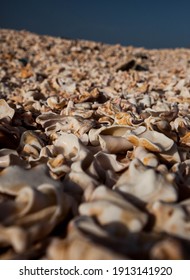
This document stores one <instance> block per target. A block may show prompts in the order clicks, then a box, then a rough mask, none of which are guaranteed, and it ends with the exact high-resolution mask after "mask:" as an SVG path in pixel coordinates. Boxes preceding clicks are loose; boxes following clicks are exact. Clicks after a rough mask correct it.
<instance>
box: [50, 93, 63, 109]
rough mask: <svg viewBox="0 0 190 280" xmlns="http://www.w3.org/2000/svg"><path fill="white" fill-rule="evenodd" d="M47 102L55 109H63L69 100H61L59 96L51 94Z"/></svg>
mask: <svg viewBox="0 0 190 280" xmlns="http://www.w3.org/2000/svg"><path fill="white" fill-rule="evenodd" d="M47 104H48V106H49V107H50V108H51V109H52V110H54V109H56V110H58V109H62V108H63V107H65V105H66V104H67V101H66V100H65V99H62V100H61V101H59V99H58V97H57V96H51V97H49V98H48V99H47Z"/></svg>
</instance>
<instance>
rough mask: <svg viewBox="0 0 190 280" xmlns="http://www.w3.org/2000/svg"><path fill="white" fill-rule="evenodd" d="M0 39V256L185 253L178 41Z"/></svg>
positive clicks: (185, 172)
mask: <svg viewBox="0 0 190 280" xmlns="http://www.w3.org/2000/svg"><path fill="white" fill-rule="evenodd" d="M0 41H1V51H0V259H48V260H51V259H86V260H87V259H172V260H175V259H189V258H190V249H189V248H190V238H189V236H190V222H189V221H190V107H189V106H190V105H189V104H190V79H189V77H190V67H189V57H190V50H188V49H175V50H172V49H171V50H167V49H165V50H146V49H144V48H134V47H124V46H120V45H106V44H103V43H98V42H90V41H84V40H66V39H61V38H53V37H50V36H40V35H36V34H32V33H29V32H27V31H20V32H18V31H14V30H3V29H1V30H0Z"/></svg>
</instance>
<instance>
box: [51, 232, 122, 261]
mask: <svg viewBox="0 0 190 280" xmlns="http://www.w3.org/2000/svg"><path fill="white" fill-rule="evenodd" d="M47 257H48V259H50V260H89V259H90V260H114V259H123V258H124V257H123V256H122V255H120V254H117V253H114V252H113V251H111V250H110V249H107V248H105V247H103V246H101V245H98V244H96V243H93V242H90V241H89V240H88V239H87V238H85V236H84V235H82V234H81V233H79V232H78V231H77V230H76V229H73V228H71V229H70V231H69V234H68V237H67V238H66V239H58V238H54V239H53V240H52V242H51V243H50V246H49V247H48V251H47Z"/></svg>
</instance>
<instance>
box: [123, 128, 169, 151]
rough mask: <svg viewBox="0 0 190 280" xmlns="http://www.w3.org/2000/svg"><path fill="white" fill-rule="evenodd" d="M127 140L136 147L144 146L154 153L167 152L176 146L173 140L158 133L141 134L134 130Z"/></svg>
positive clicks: (146, 132)
mask: <svg viewBox="0 0 190 280" xmlns="http://www.w3.org/2000/svg"><path fill="white" fill-rule="evenodd" d="M139 128H140V127H139ZM126 138H127V140H128V141H129V142H131V143H132V144H133V145H134V146H142V147H144V148H146V149H147V150H149V151H152V152H165V151H168V150H170V149H171V148H172V146H173V145H174V141H173V140H172V139H170V138H168V137H167V136H165V135H164V134H163V133H160V132H157V131H150V130H146V131H145V132H142V133H139V130H133V131H132V132H131V134H129V135H127V136H126Z"/></svg>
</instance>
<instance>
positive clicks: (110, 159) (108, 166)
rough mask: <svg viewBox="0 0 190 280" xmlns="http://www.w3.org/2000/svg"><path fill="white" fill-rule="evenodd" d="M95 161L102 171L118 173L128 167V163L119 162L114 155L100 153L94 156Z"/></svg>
mask: <svg viewBox="0 0 190 280" xmlns="http://www.w3.org/2000/svg"><path fill="white" fill-rule="evenodd" d="M95 160H96V162H98V163H99V165H100V166H101V167H102V168H103V170H104V171H106V170H113V171H114V172H120V171H122V170H124V169H125V168H126V167H127V166H128V162H125V163H122V162H119V161H118V160H117V156H116V155H115V154H107V153H105V152H101V151H100V152H98V153H97V154H96V155H95Z"/></svg>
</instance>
